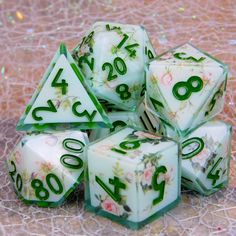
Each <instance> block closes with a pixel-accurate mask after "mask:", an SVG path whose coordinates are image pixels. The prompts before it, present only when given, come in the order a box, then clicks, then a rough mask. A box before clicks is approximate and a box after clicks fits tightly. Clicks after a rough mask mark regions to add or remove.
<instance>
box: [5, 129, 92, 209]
mask: <svg viewBox="0 0 236 236" xmlns="http://www.w3.org/2000/svg"><path fill="white" fill-rule="evenodd" d="M87 143H88V138H87V134H85V133H82V132H80V131H67V132H63V133H54V134H32V135H27V136H25V137H23V138H22V140H21V141H20V142H19V143H18V144H17V146H16V148H15V149H14V151H13V153H12V154H11V155H10V156H9V157H8V158H7V168H8V171H9V175H10V177H11V180H12V182H13V185H14V189H15V192H16V193H17V195H18V197H19V198H20V199H21V200H22V201H23V202H25V203H26V204H37V205H38V206H43V207H45V206H49V207H56V206H59V205H61V204H62V203H63V202H64V200H65V199H66V198H67V196H68V195H69V194H70V193H71V192H72V191H73V190H74V189H75V188H76V187H77V186H78V184H79V183H80V182H81V180H82V179H83V169H84V167H83V161H84V156H83V150H84V146H85V145H86V144H87Z"/></svg>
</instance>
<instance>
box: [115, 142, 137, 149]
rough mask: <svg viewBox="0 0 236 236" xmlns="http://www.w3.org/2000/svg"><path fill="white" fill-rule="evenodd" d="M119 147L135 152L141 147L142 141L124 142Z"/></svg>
mask: <svg viewBox="0 0 236 236" xmlns="http://www.w3.org/2000/svg"><path fill="white" fill-rule="evenodd" d="M119 146H120V147H121V148H122V149H125V150H133V149H137V148H139V147H140V141H139V140H134V141H124V142H122V143H120V145H119Z"/></svg>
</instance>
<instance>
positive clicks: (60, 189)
mask: <svg viewBox="0 0 236 236" xmlns="http://www.w3.org/2000/svg"><path fill="white" fill-rule="evenodd" d="M52 179H53V180H54V182H55V183H56V184H57V189H56V188H55V186H53V184H52ZM46 183H47V185H48V187H49V189H50V190H51V191H52V192H53V193H55V194H61V193H62V192H63V186H62V183H61V181H60V179H59V178H58V177H57V176H56V175H55V174H53V173H49V174H48V175H47V176H46Z"/></svg>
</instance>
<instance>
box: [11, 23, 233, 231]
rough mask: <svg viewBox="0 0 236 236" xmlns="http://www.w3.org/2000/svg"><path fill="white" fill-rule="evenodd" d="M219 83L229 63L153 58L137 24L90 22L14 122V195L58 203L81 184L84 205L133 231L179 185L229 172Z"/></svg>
mask: <svg viewBox="0 0 236 236" xmlns="http://www.w3.org/2000/svg"><path fill="white" fill-rule="evenodd" d="M226 82H227V66H226V65H225V64H223V63H221V62H220V61H218V60H216V59H214V58H212V57H211V56H209V55H208V54H206V53H204V52H202V51H200V50H198V49H196V48H195V47H193V46H192V45H190V44H184V45H182V46H179V47H177V48H174V49H172V50H170V51H168V52H167V53H164V54H162V55H160V56H158V57H157V56H156V53H155V51H154V49H153V47H152V45H151V42H150V40H149V38H148V35H147V33H146V31H145V29H144V28H143V27H140V26H136V25H122V24H117V23H110V22H97V23H95V24H94V25H93V26H92V28H91V30H90V31H89V32H88V33H87V34H86V36H85V37H83V38H82V40H81V42H80V43H79V45H78V46H77V47H76V48H75V49H74V50H73V52H72V55H71V54H70V53H69V52H68V50H67V49H66V47H65V45H64V44H61V45H60V48H59V49H58V51H57V52H56V54H55V56H54V58H53V60H52V62H51V64H50V65H49V67H48V69H47V70H46V72H45V74H44V76H43V79H42V80H41V82H40V84H39V87H38V89H37V90H36V91H35V94H34V95H33V97H32V99H31V101H30V104H29V105H28V106H27V108H26V110H25V112H24V114H23V115H22V117H21V119H20V121H19V122H18V125H17V130H20V131H27V132H28V134H27V135H26V136H24V137H23V138H22V140H21V141H20V142H19V143H18V144H17V145H16V147H15V149H14V151H13V152H12V153H11V155H9V157H8V158H7V166H8V170H9V175H10V177H11V180H12V182H13V185H14V189H15V191H16V193H17V195H18V196H19V198H20V199H21V200H22V201H24V202H25V203H26V204H36V205H38V206H44V207H47V206H48V207H58V206H60V205H61V204H63V203H64V202H65V200H66V198H67V197H68V196H69V194H70V193H72V192H73V191H74V190H75V189H76V188H77V187H78V185H79V184H80V183H82V182H83V181H84V182H85V207H86V209H87V210H89V211H92V212H95V213H96V214H99V215H102V216H105V217H108V218H110V219H112V220H114V221H117V222H118V223H120V224H123V225H125V226H127V227H129V228H131V229H138V228H140V227H142V226H144V225H145V224H147V223H149V222H151V221H153V220H154V219H156V218H157V217H159V216H160V215H163V214H164V213H165V212H167V211H168V210H170V209H172V208H173V207H175V206H176V205H177V204H178V203H179V201H180V187H181V184H182V185H183V186H184V187H186V188H189V189H192V190H195V191H197V192H199V193H200V194H203V195H209V194H212V193H214V192H216V191H217V190H219V189H221V188H223V187H225V186H226V185H227V183H228V178H229V176H228V174H229V161H230V154H231V146H230V141H231V126H230V125H229V124H226V123H224V122H222V121H219V120H212V118H213V117H214V116H216V115H217V114H218V113H219V112H220V111H221V110H222V108H223V104H224V96H225V90H226ZM87 134H88V135H89V139H88V136H87ZM89 142H90V143H89ZM181 177H182V178H181Z"/></svg>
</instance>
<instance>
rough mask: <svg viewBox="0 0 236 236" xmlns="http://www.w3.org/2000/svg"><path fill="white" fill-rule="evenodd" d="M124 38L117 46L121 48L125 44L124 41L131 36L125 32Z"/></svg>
mask: <svg viewBox="0 0 236 236" xmlns="http://www.w3.org/2000/svg"><path fill="white" fill-rule="evenodd" d="M123 36H124V37H123V39H122V40H121V41H120V43H119V44H118V45H117V48H119V49H120V48H121V47H122V46H123V45H124V43H125V42H126V41H127V39H128V38H129V36H128V35H127V34H123Z"/></svg>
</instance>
